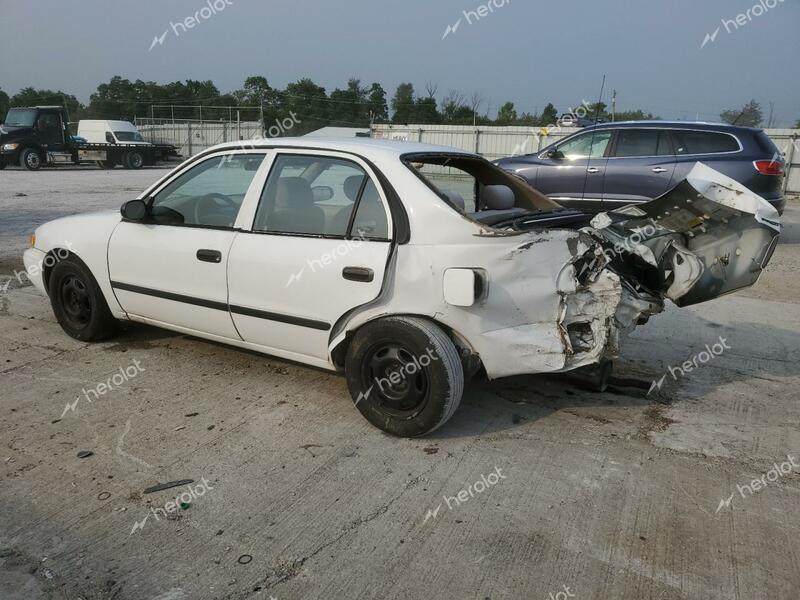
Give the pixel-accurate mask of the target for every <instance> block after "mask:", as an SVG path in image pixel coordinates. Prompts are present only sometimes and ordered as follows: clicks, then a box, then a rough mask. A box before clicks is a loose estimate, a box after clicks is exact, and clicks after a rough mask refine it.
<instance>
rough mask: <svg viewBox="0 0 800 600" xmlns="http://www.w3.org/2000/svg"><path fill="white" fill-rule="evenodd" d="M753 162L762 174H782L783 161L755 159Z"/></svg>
mask: <svg viewBox="0 0 800 600" xmlns="http://www.w3.org/2000/svg"><path fill="white" fill-rule="evenodd" d="M753 164H754V165H755V167H756V171H758V172H759V173H761V174H762V175H783V162H781V161H779V160H757V161H756V162H754V163H753Z"/></svg>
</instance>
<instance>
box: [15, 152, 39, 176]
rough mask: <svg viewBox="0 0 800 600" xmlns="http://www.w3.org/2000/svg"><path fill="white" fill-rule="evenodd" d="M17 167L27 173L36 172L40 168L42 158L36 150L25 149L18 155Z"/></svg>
mask: <svg viewBox="0 0 800 600" xmlns="http://www.w3.org/2000/svg"><path fill="white" fill-rule="evenodd" d="M19 165H20V166H21V167H24V168H26V169H28V171H38V170H39V168H40V167H41V166H42V157H41V156H40V155H39V152H38V151H37V150H34V149H33V148H25V149H24V150H23V151H22V152H20V154H19Z"/></svg>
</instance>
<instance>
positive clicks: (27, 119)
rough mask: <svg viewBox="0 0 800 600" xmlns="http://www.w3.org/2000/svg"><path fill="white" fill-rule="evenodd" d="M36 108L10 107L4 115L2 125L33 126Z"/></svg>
mask: <svg viewBox="0 0 800 600" xmlns="http://www.w3.org/2000/svg"><path fill="white" fill-rule="evenodd" d="M35 120H36V110H35V109H32V108H12V109H11V110H9V111H8V114H7V115H6V122H5V123H4V125H7V126H8V127H33V122H34V121H35Z"/></svg>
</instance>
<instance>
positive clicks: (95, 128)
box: [78, 119, 148, 145]
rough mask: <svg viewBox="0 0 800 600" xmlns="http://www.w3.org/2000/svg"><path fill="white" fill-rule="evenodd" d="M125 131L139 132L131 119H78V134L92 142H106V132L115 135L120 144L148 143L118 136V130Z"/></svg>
mask: <svg viewBox="0 0 800 600" xmlns="http://www.w3.org/2000/svg"><path fill="white" fill-rule="evenodd" d="M118 131H125V132H130V133H139V130H138V129H137V128H136V125H134V124H133V123H131V122H129V121H104V120H95V119H85V120H81V121H78V136H80V137H82V138H84V139H86V141H88V142H89V143H90V144H106V143H107V140H106V133H110V134H111V135H113V136H114V139H115V140H117V142H118V143H120V144H143V145H147V144H148V142H146V141H141V142H138V141H123V140H120V139H118V138H117V136H116V132H118Z"/></svg>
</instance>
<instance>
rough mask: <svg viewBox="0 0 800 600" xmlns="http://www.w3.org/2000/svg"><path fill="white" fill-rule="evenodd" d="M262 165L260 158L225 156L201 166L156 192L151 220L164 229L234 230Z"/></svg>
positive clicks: (257, 156)
mask: <svg viewBox="0 0 800 600" xmlns="http://www.w3.org/2000/svg"><path fill="white" fill-rule="evenodd" d="M263 161H264V155H263V154H226V155H222V156H215V157H213V158H209V159H208V160H205V161H203V162H201V163H200V164H198V165H196V166H194V167H192V168H191V169H189V170H188V171H186V172H185V173H183V174H182V175H180V176H179V177H178V178H177V179H175V180H174V181H172V182H171V183H170V184H168V185H167V186H166V187H165V188H164V189H162V190H161V191H160V192H158V194H157V195H156V196H155V198H154V199H153V204H152V207H151V211H150V213H151V217H152V219H153V220H154V221H155V222H156V223H159V224H163V225H190V226H201V227H223V228H224V227H233V224H234V223H235V222H236V217H237V215H238V214H239V209H240V208H241V206H242V202H244V197H245V195H246V194H247V190H248V189H249V187H250V184H251V183H252V181H253V178H254V177H255V174H256V171H257V170H258V168H259V166H261V163H262V162H263Z"/></svg>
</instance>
